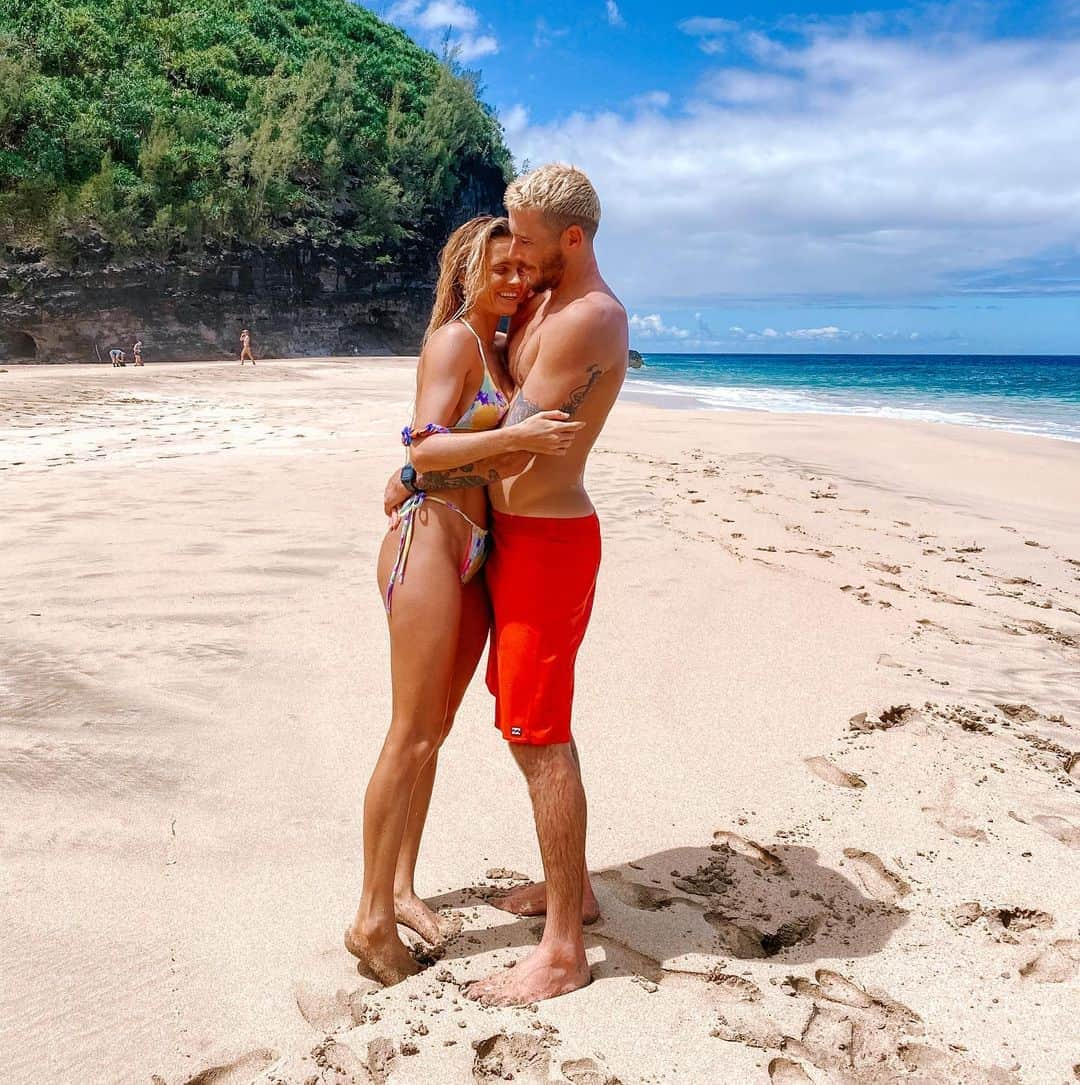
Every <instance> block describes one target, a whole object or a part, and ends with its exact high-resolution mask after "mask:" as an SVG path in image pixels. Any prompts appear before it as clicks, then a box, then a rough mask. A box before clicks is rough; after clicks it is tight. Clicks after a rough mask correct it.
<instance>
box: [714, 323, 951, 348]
mask: <svg viewBox="0 0 1080 1085" xmlns="http://www.w3.org/2000/svg"><path fill="white" fill-rule="evenodd" d="M919 338H920V335H919V333H918V332H909V331H900V330H892V331H880V332H868V331H849V330H848V329H847V328H839V327H837V326H836V325H835V324H828V325H826V326H825V327H823V328H792V329H791V330H790V331H783V332H781V331H777V330H776V329H775V328H763V329H762V330H761V331H759V332H756V331H750V330H749V329H747V328H743V327H741V326H740V325H738V324H735V325H733V326H732V327H730V328H728V334H727V337H726V338H724V339H708V340H703V339H698V340H695V342H697V343H698V344H700V345H709V344H711V345H719V344H722V343H730V342H747V343H754V342H761V341H771V342H773V343H775V342H777V341H779V340H781V339H787V340H791V341H792V342H796V343H859V342H875V343H890V342H914V341H915V340H917V339H919ZM934 338H936V339H937V340H939V341H947V340H949V339H952V338H954V337H953V336H951V335H944V334H943V335H938V336H935V337H934Z"/></svg>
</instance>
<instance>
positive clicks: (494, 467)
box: [345, 215, 581, 984]
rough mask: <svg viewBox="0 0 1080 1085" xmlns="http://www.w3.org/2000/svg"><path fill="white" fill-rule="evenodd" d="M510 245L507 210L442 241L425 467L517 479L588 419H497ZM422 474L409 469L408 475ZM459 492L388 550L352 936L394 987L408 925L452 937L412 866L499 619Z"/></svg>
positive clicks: (348, 938) (406, 508)
mask: <svg viewBox="0 0 1080 1085" xmlns="http://www.w3.org/2000/svg"><path fill="white" fill-rule="evenodd" d="M510 241H511V235H510V227H509V224H508V223H507V221H506V219H503V218H493V217H491V216H488V215H483V216H480V217H478V218H475V219H472V220H470V221H469V222H467V223H465V224H464V225H463V226H460V227H459V228H458V229H457V230H455V231H454V233H453V234H452V235H451V237H450V240H449V241H448V242H447V243H446V247H445V248H444V249H443V252H442V255H441V257H440V261H439V281H438V286H437V288H436V296H435V306H434V310H433V312H432V315H431V322H430V324H429V325H428V330H427V334H426V336H425V338H424V346H423V349H422V351H421V354H420V362H419V365H418V367H417V372H416V407H415V411H414V414H413V420H412V423H411V424H410V425H409V426H407V427H406V428H405V430H404V431H403V433H402V440H403V442H404V444H405V445H406V447H407V449H408V451H409V461H410V467H411V468H412V469H413V470H415V471H416V472H418V473H421V474H423V473H425V472H426V473H428V475H429V476H430V475H431V473H433V472H438V473H447V472H449V473H450V474H451V476H453V475H454V474H458V475H460V472H456V471H455V469H458V468H462V467H463V466H464V465H469V469H468V471H467V474H469V475H479V476H480V477H483V478H490V477H491V474H490V473H491V472H492V471H494V472H497V476H498V477H509V476H510V475H513V474H516V473H518V472H520V471H522V470H524V468H525V466H526V465H527V464H528V462H529V460H530V459H531V458H532V456H534V455H561V454H562V453H564V452H565V451H566V449H567V448H568V447H569V445H570V442H571V440H572V439H573V436H574V434H575V433H576V432H577V430H578V429H580V428H581V424H580V423H577V422H571V421H569V420H568V418H567V416H566V415H564V414H562V413H561V412H559V411H544V412H541V413H540V414H536V415H533V416H531V417H530V418H528V419H526V420H525V421H524V422H522V423H520V424H519V425H515V426H510V427H507V428H504V429H499V428H498V426H499V423H500V422H501V421H502V420H503V417H504V416H505V414H506V412H507V410H508V409H509V405H510V399H511V398H512V395H513V391H514V389H513V382H512V381H511V379H510V377H509V375H508V373H507V370H506V365H505V363H504V361H503V358H502V353H501V350H500V345H501V344H500V342H499V340H500V338H501V337H500V336H499V334H498V326H499V322H500V320H502V319H503V318H504V317H509V316H513V314H514V313H515V312H516V311H517V308H518V305H519V304H520V303H521V302H522V301H523V300H524V299H525V297H526V295H527V293H528V286H527V284H526V283H525V281H524V280H523V279H522V276H521V268H520V266H519V264H518V263H517V262H516V261H513V260H511V259H510ZM482 461H483V462H482ZM412 479H413V475H412V474H411V472H410V468H406V469H405V471H404V472H403V481H405V482H406V485H410V482H411V480H412ZM413 485H414V484H413ZM447 492H448V491H447V490H445V489H441V490H440V496H435V495H428V494H425V493H423V492H422V491H418V492H416V493H414V495H413V496H412V497H410V498H409V500H408V501H406V502H405V504H404V505H402V506H401V508H400V509H399V510H398V513H397V514H396V516H395V517H394V519H393V520H392V521H391V527H390V530H389V531H388V532H387V534H386V537H385V539H384V540H383V543H382V548H381V550H380V552H379V562H378V580H379V590H380V591H381V592H382V596H383V601H384V603H385V606H386V612H387V620H388V622H389V626H390V662H391V675H392V685H393V709H392V717H391V721H390V729H389V732H388V733H387V736H386V740H385V742H384V743H383V747H382V751H381V752H380V754H379V759H378V761H377V762H376V765H375V769H374V771H373V772H372V775H371V781H370V783H369V784H368V788H367V793H366V795H365V797H364V884H363V891H362V893H361V898H360V905H359V907H358V909H357V912H356V918H355V920H354V921H353V924H352V926H351V927H350V928H349V929H348V930H347V931H346V932H345V945H346V947H347V948H348V950H349V952H351V953H353V954H354V955H355V956H356V957H358V958H359V959H360V961H361V965H362V966H363V968H364V970H365V971H367V972H368V973H370V974H371V975H372V976H374V977H375V978H376V979H378V980H380V981H381V982H382V983H386V984H391V983H397V982H399V981H401V980H403V979H405V978H406V977H407V976H410V975H414V974H415V973H417V972H418V971H419V970H420V965H419V964H418V963H417V962H416V960H415V958H414V957H413V956H412V954H411V953H410V952H409V950H408V949H407V948H406V946H405V944H404V943H403V942H402V941H401V939H400V937H399V936H398V933H397V924H398V923H400V924H402V925H403V926H406V927H408V928H410V929H411V930H414V931H416V933H417V934H419V935H420V936H421V937H422V938H424V939H425V940H427V941H428V942H431V943H435V942H438V941H440V940H441V939H442V938H443V937H444V936H445V933H446V930H445V928H444V926H442V925H441V924H440V920H439V917H438V916H437V915H436V914H435V913H434V912H433V911H432V910H431V908H429V907H428V905H427V904H425V903H424V902H423V901H422V900H421V899H420V898H419V897H418V896H417V895H416V891H415V889H414V887H413V872H414V869H415V866H416V858H417V854H418V852H419V850H420V837H421V834H422V833H423V829H424V821H425V819H426V817H427V811H428V804H429V802H430V800H431V789H432V785H433V784H434V781H435V769H436V764H437V760H438V751H439V747H440V746H441V745H442V742H443V740H444V739H445V738H446V736H447V734H448V733H449V730H450V727H451V725H452V724H453V721H454V714H455V713H456V711H457V709H458V706H459V705H460V704H461V699H462V697H463V696H464V694H465V690H466V688H467V687H468V685H469V682H470V681H471V679H472V677H473V673H474V671H475V670H476V666H477V664H478V662H479V660H480V656H481V653H482V652H483V648H484V642H485V640H486V639H487V635H488V629H489V625H490V611H489V608H488V600H487V592H486V590H485V587H484V581H483V577H478V576H477V575H476V574H477V573H478V572H479V571H480V568H481V566H482V565H483V563H484V558H485V557H486V555H487V544H488V538H487V516H488V507H487V495H486V491H485V489H484V487H483V486H463V487H461V488H458V489H454V490H452V491H451V492H452V495H453V500H450V499H449V497H444V496H442V494H446V493H447ZM406 574H407V575H406Z"/></svg>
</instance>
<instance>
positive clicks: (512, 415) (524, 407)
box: [503, 393, 544, 426]
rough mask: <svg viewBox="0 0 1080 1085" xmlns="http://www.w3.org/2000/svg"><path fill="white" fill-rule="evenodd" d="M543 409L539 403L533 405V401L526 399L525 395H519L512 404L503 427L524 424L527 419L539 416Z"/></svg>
mask: <svg viewBox="0 0 1080 1085" xmlns="http://www.w3.org/2000/svg"><path fill="white" fill-rule="evenodd" d="M543 409H544V408H543V407H541V406H540V404H539V403H533V401H532V400H531V399H526V398H525V395H524V393H518V397H517V399H515V400H514V402H513V403H511V404H510V412H509V414H507V416H506V421H505V422H504V423H503V425H504V426H513V425H516V424H517V423H518V422H524V421H525V419H526V418H530V417H531V416H532V415H534V414H539V413H540V412H541V411H542V410H543Z"/></svg>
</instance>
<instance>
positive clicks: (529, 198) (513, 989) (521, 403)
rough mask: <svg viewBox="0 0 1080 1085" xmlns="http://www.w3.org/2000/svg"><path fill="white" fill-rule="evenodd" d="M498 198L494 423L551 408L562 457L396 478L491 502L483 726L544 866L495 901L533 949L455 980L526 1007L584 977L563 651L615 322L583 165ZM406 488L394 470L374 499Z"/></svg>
mask: <svg viewBox="0 0 1080 1085" xmlns="http://www.w3.org/2000/svg"><path fill="white" fill-rule="evenodd" d="M505 203H506V206H507V208H508V210H509V213H510V227H511V230H512V233H513V243H512V244H511V246H510V248H509V250H508V256H509V258H510V259H515V258H516V259H519V260H521V261H522V262H523V264H524V266H525V274H526V277H527V279H528V281H529V285H530V287H531V288H532V291H533V294H532V296H531V297H530V299H529V300H527V301H526V302H525V304H524V305H522V306H521V307H520V308H519V309H518V310H517V312H516V313H515V315H514V317H513V318H512V321H511V326H510V332H509V342H508V355H507V363H508V370H509V374H510V376H511V377H512V379H513V381H514V384H515V386H516V387H517V388H518V392H517V395H516V396H515V398H514V400H513V402H512V403H511V405H510V408H509V411H508V412H507V414H506V417H505V419H504V420H503V423H502V425H503V428H504V432H507V433H509V432H512V431H513V430H515V429H517V428H518V427H519V426H523V425H527V424H528V422H529V421H530V420H531V419H535V418H539V417H544V416H545V415H547V416H550V415H551V411H552V410H555V411H559V412H561V413H560V414H559V415H557V416H555V417H571V418H573V419H574V420H575V421H577V422H579V423H583V428H582V429H581V431H580V432H579V433H575V434H574V438H573V441H572V443H571V445H570V448H569V450H568V451H567V452H566V454H565V455H562V456H538V457H535V458H531V459H530V460H529V462H528V464H527V465H525V466H524V468H523V469H520V470H518V469H516V468H517V467H518V465H516V464H515V465H512V466H513V467H514V468H515V470H508V469H507V465H506V463H505V462H499V461H494V462H476V461H475V460H474V459H473V458H472V457H471V456H470V457H468V461H469V462H467V463H465V464H464V465H462V466H458V467H454V468H452V469H446V468H445V467H444V466H443V465H442V464H440V465H438V466H435V465H430V466H427V465H425V466H424V467H423V469H422V470H421V472H420V474H419V476H417V477H415V478H412V479H410V480H409V481H410V482H411V485H412V486H414V487H415V488H417V489H418V490H419V491H420V493H421V494H426V495H428V496H427V500H429V501H430V500H434V498H433V497H431V496H430V495H431V494H442V493H445V492H446V491H448V490H454V491H457V492H456V494H455V500H460V498H459V497H458V495H459V494H465V493H468V492H470V488H471V487H477V488H480V487H484V486H487V488H488V496H489V498H490V501H491V510H492V511H491V516H492V522H491V541H492V553H491V557H490V559H489V561H488V563H487V566H486V569H485V577H486V581H487V586H488V591H489V593H490V597H491V606H492V614H493V626H492V635H491V650H490V652H489V656H488V669H487V683H488V688H489V689H490V690H491V692H492V693H494V695H495V722H496V726H497V727H498V728H499V730H500V732H501V733H502V735H503V737H504V738H505V739H506V740H507V741H508V742H509V743H510V748H511V751H512V752H513V755H514V758H515V760H516V761H517V763H518V766H519V767H520V768H521V770H522V772H523V773H524V775H525V779H526V782H527V784H528V788H529V796H530V799H531V800H532V805H533V814H534V817H535V821H536V832H537V836H538V838H539V841H540V852H541V857H542V859H543V865H544V872H545V875H546V883H544V884H540V885H534V886H527V887H525V888H523V889H521V890H518V891H515V892H514V893H511V894H509V895H508V896H507V897H505V898H504V899H503V900H502V901H501V902H499V904H500V906H501V907H503V908H505V909H506V910H508V911H511V912H514V913H516V914H519V915H537V914H541V913H545V912H546V915H547V919H546V922H545V926H544V934H543V937H542V939H541V941H540V944H539V946H538V947H537V948H536V949H535V950H534V951H533V953H531V954H530V955H529V956H528V957H527V958H526V959H525V960H523V961H521V962H519V963H518V964H517V966H516V967H515V968H513V969H502V970H500V971H499V972H498V973H496V974H494V975H492V976H489V977H487V978H485V979H482V980H479V981H478V982H476V983H474V984H473V985H472V986H471V987H470V988H469V990H468V992H467V993H468V995H469V997H470V998H473V999H476V1000H478V1001H480V1002H483V1003H485V1004H488V1005H527V1004H529V1003H532V1002H536V1001H539V1000H541V999H546V998H554V997H556V996H558V995H561V994H566V993H567V992H569V991H573V990H577V989H578V988H580V987H583V986H584V985H585V984H587V983H588V982H589V980H590V973H589V965H588V962H587V960H586V958H585V944H584V938H583V932H582V923H583V922H585V921H591V920H594V919H595V918H597V916H598V915H599V907H598V904H597V901H596V897H595V895H594V894H593V891H592V887H591V884H590V881H589V875H588V869H587V867H586V864H585V825H586V802H585V792H584V789H583V787H582V782H581V770H580V763H579V760H578V754H577V747H576V745H575V743H574V740H573V737H572V734H571V708H572V701H573V692H574V665H575V662H576V658H577V652H578V648H579V647H580V645H581V642H582V639H583V637H584V635H585V631H586V627H587V625H588V622H589V617H590V615H591V612H592V605H593V596H594V591H595V586H596V576H597V571H598V568H599V564H600V527H599V522H598V520H597V517H596V512H595V510H594V508H593V505H592V502H591V501H590V499H589V496H588V494H587V493H586V491H585V486H584V471H585V464H586V460H587V458H588V455H589V452H590V451H591V449H592V446H593V444H594V442H595V441H596V439H597V437H598V436H599V434H600V431H601V429H602V428H603V426H604V423H605V421H606V420H607V416H608V413H609V411H610V410H611V407H612V406H613V404H614V403H615V400H616V397H617V396H618V394H619V389H620V388H621V387H622V383H623V380H624V378H625V376H626V369H627V360H628V328H627V318H626V311H625V310H624V309H623V307H622V305H621V304H620V303H619V301H618V299H617V298H616V297H615V295H614V294H613V293H612V291H611V289H610V288H609V287H608V285H607V284H606V283H605V282H604V280H603V278H602V277H601V275H600V270H599V268H598V266H597V262H596V255H595V252H594V249H593V239H594V237H595V235H596V232H597V228H598V226H599V222H600V201H599V198H598V197H597V194H596V191H595V189H594V188H593V186H592V184H591V183H590V182H589V179H588V178H587V177H586V176H585V174H584V173H582V172H581V171H580V170H577V169H574V168H573V167H570V166H564V165H560V164H555V165H549V166H544V167H541V168H540V169H538V170H535V171H533V172H532V173H530V174H528V175H526V176H524V177H521V178H518V180H516V181H514V182H513V183H512V184H511V185H510V187H509V188H508V189H507V192H506V197H505ZM459 439H460V438H459ZM465 458H466V457H464V456H463V455H461V454H459V455H458V456H456V457H455V459H456V460H459V461H460V460H462V459H465ZM403 497H405V494H404V491H403V490H402V489H401V487H399V486H398V485H396V484H395V482H394V480H391V484H390V485H389V487H388V490H387V495H386V501H387V504H388V505H389V506H394V505H396V504H397V502H398V501H400V500H402V499H403ZM413 500H415V499H413ZM424 602H425V603H426V604H427V607H426V613H427V615H428V621H429V622H434V621H436V617H435V616H436V614H437V613H438V612H439V606H440V604H439V603H438V601H435V600H431V599H427V600H424ZM433 603H434V606H433V605H432V604H433ZM428 635H429V636H431V635H434V634H433V633H432V632H429V633H428ZM443 635H445V630H444V631H443ZM396 677H397V676H396V675H395V678H396ZM424 677H425V676H424V675H423V673H419V674H417V675H416V676H415V677H413V678H412V681H413V682H415V683H416V684H417V687H418V688H417V689H414V690H413V691H412V692H411V696H412V697H414V698H415V697H417V696H419V695H420V693H419V690H420V689H422V688H423V685H424V682H423V678H424ZM396 693H397V687H396V685H395V694H396Z"/></svg>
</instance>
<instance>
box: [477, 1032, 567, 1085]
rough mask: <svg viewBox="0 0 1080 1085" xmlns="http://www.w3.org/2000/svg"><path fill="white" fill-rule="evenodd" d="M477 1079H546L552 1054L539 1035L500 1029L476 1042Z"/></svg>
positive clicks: (525, 1080)
mask: <svg viewBox="0 0 1080 1085" xmlns="http://www.w3.org/2000/svg"><path fill="white" fill-rule="evenodd" d="M473 1049H474V1050H475V1051H476V1058H475V1059H473V1071H472V1072H473V1080H474V1081H478V1082H489V1081H490V1082H495V1081H519V1082H524V1083H526V1085H529V1083H534V1085H540V1083H546V1082H547V1080H548V1077H549V1072H550V1069H551V1055H550V1054H549V1053H548V1051H547V1049H546V1048H545V1047H544V1043H543V1041H542V1040H541V1039H540V1038H539V1037H538V1036H529V1035H528V1034H527V1033H524V1032H514V1033H511V1034H510V1035H509V1036H507V1035H506V1034H505V1033H502V1032H500V1033H497V1034H496V1035H494V1036H489V1037H487V1039H485V1040H478V1041H477V1042H476V1043H475V1044H473Z"/></svg>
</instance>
